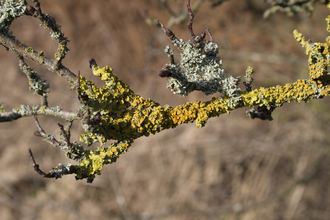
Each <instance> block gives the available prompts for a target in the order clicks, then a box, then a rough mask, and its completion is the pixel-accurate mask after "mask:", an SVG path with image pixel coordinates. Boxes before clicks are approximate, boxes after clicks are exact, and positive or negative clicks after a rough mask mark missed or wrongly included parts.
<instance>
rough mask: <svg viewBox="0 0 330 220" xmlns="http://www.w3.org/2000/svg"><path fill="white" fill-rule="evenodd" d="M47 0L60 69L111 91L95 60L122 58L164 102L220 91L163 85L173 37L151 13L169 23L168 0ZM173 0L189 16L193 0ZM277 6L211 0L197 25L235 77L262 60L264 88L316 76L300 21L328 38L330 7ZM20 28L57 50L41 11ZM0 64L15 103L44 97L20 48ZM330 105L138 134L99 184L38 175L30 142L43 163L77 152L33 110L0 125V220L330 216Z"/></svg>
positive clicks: (63, 99) (8, 99)
mask: <svg viewBox="0 0 330 220" xmlns="http://www.w3.org/2000/svg"><path fill="white" fill-rule="evenodd" d="M40 2H41V6H42V10H43V12H44V13H48V14H51V15H53V16H55V18H56V19H57V22H58V24H60V25H61V26H62V32H63V33H64V34H65V35H66V36H67V37H68V38H69V40H70V42H69V44H68V47H69V48H70V50H71V51H69V53H68V54H67V57H66V59H65V60H64V62H63V64H64V65H65V66H66V67H68V68H69V69H70V70H71V71H72V72H74V73H77V72H78V70H80V72H81V74H82V75H83V76H85V77H87V78H88V79H90V80H93V81H95V82H97V84H98V85H99V86H102V82H100V81H98V79H97V78H96V77H94V76H93V75H92V74H91V70H90V69H89V62H88V60H89V59H90V58H94V59H95V60H96V61H97V64H98V65H100V66H105V65H109V66H110V67H112V68H113V69H114V73H115V74H116V75H117V76H118V77H119V78H120V79H121V80H123V81H124V82H126V83H128V84H129V85H130V87H131V88H132V89H133V90H134V91H135V92H136V93H137V94H140V95H141V96H142V97H144V98H151V99H153V100H155V101H157V102H159V103H160V104H161V105H165V104H169V105H171V106H176V105H179V104H183V103H185V102H191V101H196V100H201V101H205V100H209V99H211V96H209V97H206V96H204V95H203V94H202V93H200V92H194V93H192V94H191V95H189V96H188V97H179V96H176V95H173V94H172V92H171V91H170V90H169V89H166V83H167V80H166V79H163V78H160V77H159V76H158V71H159V70H160V69H161V67H162V66H163V65H164V64H165V63H166V62H169V61H168V59H167V55H166V54H165V53H164V48H165V46H166V45H170V44H171V42H170V40H169V39H168V38H167V36H166V35H165V34H164V32H163V31H162V30H161V29H160V28H158V27H156V26H152V25H148V24H147V23H146V22H145V18H144V17H143V15H144V14H145V12H146V10H147V11H148V14H149V15H150V17H151V18H154V19H159V20H160V21H161V22H162V23H164V24H165V25H166V24H167V22H168V21H169V19H170V18H171V16H172V15H171V14H170V13H169V12H168V11H167V10H166V9H165V8H164V7H162V5H161V4H160V3H159V2H160V1H158V0H139V1H129V0H121V1H106V0H98V1H78V0H71V1H65V0H57V1H40ZM195 2H196V1H194V0H192V4H194V3H195ZM168 3H169V5H170V6H171V7H172V9H173V10H174V11H178V10H180V7H181V6H184V4H185V1H184V2H182V1H181V3H180V2H178V1H168ZM30 4H31V2H30ZM267 8H269V5H268V4H266V3H265V2H264V1H261V0H245V1H242V0H230V1H226V2H224V3H223V4H221V5H219V6H217V7H211V3H210V2H209V1H204V2H203V3H202V5H201V6H200V8H199V10H198V11H197V12H196V13H195V19H194V26H193V28H194V31H195V33H196V34H200V33H201V32H202V31H204V27H205V26H208V27H209V29H210V31H211V33H212V35H213V37H214V41H215V43H217V44H218V45H219V55H220V57H221V58H222V60H223V64H224V68H225V71H226V72H227V73H228V74H231V75H234V76H238V75H241V77H242V79H243V76H244V74H245V70H246V68H247V67H248V66H252V67H253V68H254V69H255V74H254V75H253V78H254V79H255V81H254V83H253V84H252V86H253V88H258V87H269V86H275V85H278V84H280V85H284V84H286V83H291V82H294V81H296V80H297V79H299V78H307V77H308V68H307V58H308V57H307V56H306V55H305V54H304V52H305V49H304V48H302V47H301V46H300V44H299V43H298V42H296V41H295V39H294V38H293V34H292V32H293V30H294V29H298V31H299V32H301V33H303V35H304V36H305V37H306V39H311V40H312V41H313V42H318V41H321V42H325V38H326V37H327V36H328V34H327V32H326V22H325V18H326V16H327V15H328V14H329V11H328V9H327V8H326V7H325V6H324V5H321V4H320V5H315V12H314V14H313V15H312V17H308V16H307V14H306V13H300V14H298V15H296V16H294V17H288V16H287V15H286V14H284V13H280V12H278V13H276V14H273V15H271V16H270V17H269V18H268V19H263V17H262V16H263V13H264V11H265V10H266V9H267ZM186 25H187V21H184V22H183V23H181V24H176V25H174V26H173V27H172V28H171V30H172V31H173V32H174V33H175V35H176V36H177V37H178V38H183V39H184V40H188V39H189V32H188V30H187V27H186ZM11 30H12V31H13V34H14V35H15V36H16V37H17V39H19V40H20V41H22V42H24V43H25V44H27V45H28V46H31V47H33V48H34V49H35V50H36V51H38V52H40V51H44V54H45V56H47V57H50V58H52V57H53V54H54V53H55V51H56V48H57V45H56V43H55V42H53V41H52V40H51V39H50V37H49V31H48V30H45V29H43V28H42V27H39V21H38V20H37V19H35V18H32V17H27V16H25V17H22V18H20V19H17V20H16V21H15V22H14V23H13V25H12V27H11ZM179 58H180V56H179V53H178V51H176V54H175V59H176V60H177V61H178V60H179ZM0 59H1V62H0V101H1V102H3V106H4V107H5V109H6V110H7V111H10V110H11V108H13V107H19V105H20V104H28V105H35V104H39V103H40V98H39V97H37V96H34V95H33V94H32V93H31V92H30V91H29V89H28V82H27V79H26V76H25V75H24V74H23V73H22V72H21V71H20V69H19V67H18V65H17V64H18V61H17V59H16V56H15V55H14V54H12V53H10V52H8V51H6V50H5V48H0ZM27 63H28V64H30V65H31V66H32V67H33V68H34V69H35V70H36V71H38V74H39V75H41V76H42V78H43V79H46V80H47V81H48V82H49V83H50V90H51V92H50V93H49V99H48V101H49V106H57V105H58V106H61V107H63V108H64V109H68V110H75V109H77V108H78V105H79V102H78V99H77V95H76V93H75V92H74V91H70V86H69V85H68V84H67V83H66V82H65V81H64V80H62V79H61V78H59V77H57V75H55V74H54V73H51V72H49V71H47V70H44V69H42V68H39V67H38V66H37V65H35V64H33V63H32V62H29V61H27ZM219 95H220V94H215V96H219ZM329 106H330V102H329V98H324V99H321V100H313V101H310V102H309V103H289V104H285V105H284V106H283V107H281V108H278V109H276V110H275V112H274V113H273V118H274V120H273V121H271V122H269V121H261V120H257V119H256V120H251V119H249V118H248V117H247V116H246V114H245V110H246V109H237V110H235V111H233V112H232V113H231V114H230V115H221V116H220V117H218V118H212V119H210V120H209V121H208V123H207V124H206V126H205V127H204V128H202V129H198V128H197V127H196V126H195V124H194V123H192V124H184V125H180V126H179V127H177V128H175V129H171V130H165V131H162V132H161V133H159V134H156V135H153V136H150V137H148V138H140V139H137V140H136V141H135V142H134V143H133V145H132V147H131V148H130V149H129V152H128V153H127V154H124V155H122V156H121V157H120V158H119V160H118V161H117V162H116V163H114V164H111V165H107V166H105V167H104V169H103V170H102V175H101V176H97V177H96V179H95V180H94V182H93V183H92V184H87V183H86V181H85V180H83V181H76V180H75V178H74V176H73V175H69V176H65V177H63V178H62V179H58V180H55V179H45V178H43V177H41V176H40V175H38V173H36V172H35V171H34V170H33V168H32V164H31V161H30V158H29V154H28V148H31V149H32V151H33V153H34V157H35V159H36V161H37V163H38V164H39V165H40V166H41V169H42V170H43V171H45V172H48V171H49V170H51V169H52V167H54V166H56V165H57V164H58V163H70V162H72V161H70V160H68V159H67V158H66V157H65V156H64V152H63V151H61V150H60V149H56V148H54V147H52V146H51V145H49V144H47V143H46V142H44V141H43V140H42V138H40V137H36V136H34V135H33V132H34V131H35V130H37V127H36V125H35V123H34V119H33V118H32V117H29V118H22V119H19V120H17V121H13V122H7V123H1V124H0V176H1V178H0V219H4V220H6V219H8V220H11V219H45V220H47V219H73V220H74V219H86V220H87V219H123V220H128V219H162V220H165V219H178V220H183V219H225V220H227V219H228V220H230V219H244V220H253V219H330V210H329V206H330V192H329V185H330V171H329V170H330V164H329V159H330V155H329V147H328V146H329V143H330V136H329V132H330V128H329V126H328V125H327V122H328V121H329V118H330V114H329V112H328V109H329ZM39 122H40V124H41V126H42V127H43V129H44V130H45V131H46V132H47V133H52V134H55V135H57V136H59V134H58V133H59V128H58V126H57V123H62V124H63V123H64V121H63V120H62V119H58V118H54V117H42V116H40V117H39ZM80 132H82V129H81V126H80V123H79V122H75V123H74V125H73V128H72V138H71V140H72V141H73V140H78V137H79V134H80Z"/></svg>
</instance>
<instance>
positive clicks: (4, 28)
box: [0, 0, 26, 37]
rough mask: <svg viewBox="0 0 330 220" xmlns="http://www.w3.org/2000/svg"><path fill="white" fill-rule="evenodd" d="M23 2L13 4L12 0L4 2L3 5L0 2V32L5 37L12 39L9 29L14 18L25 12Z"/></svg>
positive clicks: (22, 0)
mask: <svg viewBox="0 0 330 220" xmlns="http://www.w3.org/2000/svg"><path fill="white" fill-rule="evenodd" d="M25 4H26V3H25V1H24V0H19V2H15V1H14V0H6V1H5V3H4V2H3V1H2V0H1V1H0V32H1V33H2V34H4V35H6V36H10V37H12V33H11V32H9V27H10V25H11V23H12V22H13V20H14V19H15V18H18V17H20V16H22V15H24V13H25V10H26V5H25Z"/></svg>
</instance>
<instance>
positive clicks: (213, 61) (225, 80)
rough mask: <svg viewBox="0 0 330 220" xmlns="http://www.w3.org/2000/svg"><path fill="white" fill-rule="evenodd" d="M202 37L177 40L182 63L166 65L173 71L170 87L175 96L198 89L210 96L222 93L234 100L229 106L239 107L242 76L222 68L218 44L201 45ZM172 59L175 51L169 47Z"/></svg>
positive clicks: (203, 42)
mask: <svg viewBox="0 0 330 220" xmlns="http://www.w3.org/2000/svg"><path fill="white" fill-rule="evenodd" d="M198 37H199V36H197V37H195V38H194V39H190V40H189V41H187V42H184V41H183V40H182V39H178V38H176V37H173V38H172V39H171V41H172V43H173V45H174V46H176V47H178V48H179V49H180V50H181V54H180V55H181V60H180V63H178V64H174V63H171V64H166V69H167V70H168V71H169V72H171V77H170V78H169V82H168V83H167V88H171V90H172V91H173V93H174V94H177V95H181V96H186V95H188V94H189V93H190V92H192V91H194V90H198V91H202V92H203V93H204V94H206V95H210V94H214V93H217V92H220V93H222V94H224V95H225V96H226V97H228V98H231V100H230V101H228V105H229V106H232V105H235V103H236V102H237V101H239V100H240V92H239V91H240V89H239V88H238V86H237V85H238V82H239V81H240V79H239V77H237V78H235V77H233V76H230V75H227V74H226V73H225V71H224V69H223V66H222V60H221V59H220V57H217V54H218V45H217V44H215V43H213V42H210V41H200V42H198ZM165 53H167V54H169V57H170V56H171V55H172V56H173V51H171V50H170V48H169V46H167V47H166V48H165Z"/></svg>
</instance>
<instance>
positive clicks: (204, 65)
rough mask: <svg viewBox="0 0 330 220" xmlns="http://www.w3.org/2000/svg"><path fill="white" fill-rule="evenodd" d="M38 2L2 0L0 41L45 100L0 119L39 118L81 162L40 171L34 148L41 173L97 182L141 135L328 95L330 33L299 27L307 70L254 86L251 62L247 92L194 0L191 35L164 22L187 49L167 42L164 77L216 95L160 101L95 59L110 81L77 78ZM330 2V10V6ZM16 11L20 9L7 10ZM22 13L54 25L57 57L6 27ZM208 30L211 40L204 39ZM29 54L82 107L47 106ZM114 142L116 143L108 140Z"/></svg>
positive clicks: (183, 91)
mask: <svg viewBox="0 0 330 220" xmlns="http://www.w3.org/2000/svg"><path fill="white" fill-rule="evenodd" d="M33 2H34V7H32V6H28V5H27V4H26V2H25V1H20V3H15V2H14V1H7V2H6V4H3V3H2V4H0V16H1V17H4V18H6V19H4V20H3V23H1V22H0V24H1V25H2V26H1V28H0V44H1V45H3V46H4V47H5V48H6V49H8V50H9V51H11V52H13V53H15V54H18V61H19V66H20V68H21V70H22V71H23V72H24V73H25V74H26V76H27V78H28V81H29V86H30V90H31V91H33V93H34V94H38V95H40V96H41V97H42V102H41V105H33V106H27V105H21V106H20V107H18V108H14V109H12V110H11V111H6V110H5V108H4V106H2V105H0V122H9V121H13V120H17V119H19V118H21V117H27V116H33V117H34V120H35V123H36V126H37V128H38V131H36V132H35V135H36V136H39V137H42V138H44V140H45V141H46V142H48V143H49V144H51V145H52V146H54V147H57V148H61V149H62V150H63V151H65V152H66V153H65V155H66V156H67V157H68V158H69V159H72V160H73V161H74V162H75V164H59V165H58V166H55V167H54V168H53V169H52V170H51V171H50V172H49V173H45V172H43V171H41V169H40V168H39V165H38V164H37V163H36V162H35V159H34V157H33V155H32V151H31V150H29V153H30V157H31V160H32V164H33V167H34V169H35V170H36V171H37V172H38V173H39V174H40V175H42V176H43V177H47V178H60V177H61V176H63V175H68V174H75V175H76V179H87V181H88V182H92V181H93V179H94V178H95V175H99V174H100V173H101V171H102V169H103V166H104V165H106V164H110V163H113V162H116V161H117V159H118V158H119V156H120V155H121V154H123V153H126V152H127V151H128V149H129V147H130V146H131V145H132V144H133V142H134V140H135V139H137V138H139V137H142V136H149V135H150V134H156V133H158V132H161V131H163V130H165V129H170V128H175V127H177V126H178V125H180V124H184V123H192V122H195V123H196V126H197V127H198V128H201V127H203V126H205V125H206V123H207V121H208V119H209V118H211V117H218V116H220V115H221V114H224V113H230V112H231V111H233V110H235V109H238V108H242V107H252V109H249V110H247V114H248V115H249V116H250V117H251V118H252V119H253V118H259V119H262V120H273V117H272V112H273V111H275V110H276V108H278V107H281V106H282V105H283V104H284V103H289V102H292V101H295V102H302V101H304V102H308V101H309V100H311V99H320V98H323V97H324V96H329V94H330V86H329V85H330V81H329V75H330V73H329V71H328V66H329V63H330V49H329V48H330V37H327V38H326V41H325V43H312V41H311V40H308V41H306V40H305V38H304V37H303V36H302V34H300V33H299V32H298V31H296V30H295V31H294V37H295V38H296V40H297V41H298V42H300V44H301V45H302V46H303V47H305V48H306V54H307V55H308V56H309V58H308V65H309V76H308V77H307V76H306V79H299V80H297V81H296V82H292V83H287V84H285V85H277V86H274V87H269V88H262V87H261V88H257V89H253V88H252V82H253V78H252V74H253V72H254V70H253V68H252V67H248V68H247V70H246V72H245V77H244V78H245V81H244V82H243V84H244V86H245V91H242V90H241V89H240V88H239V82H240V78H239V77H233V76H231V75H229V74H227V73H226V72H225V70H224V68H223V65H222V60H221V59H220V57H218V45H217V44H216V43H214V41H213V37H212V34H211V31H210V30H209V29H208V28H207V27H206V28H205V29H206V32H202V33H201V34H199V35H196V34H195V33H194V32H193V18H194V14H193V11H194V10H193V8H191V7H190V1H189V0H188V1H187V5H186V7H187V11H188V15H189V23H188V31H189V36H190V38H189V40H188V41H184V40H183V39H179V38H177V37H176V36H175V34H174V33H173V32H172V31H171V30H169V29H167V28H166V27H165V26H164V25H163V24H162V23H160V22H159V24H160V27H161V28H162V30H163V31H164V32H165V34H166V35H167V36H168V38H169V40H170V41H171V42H172V44H173V45H174V46H175V47H177V48H178V49H179V50H180V51H181V60H180V61H179V62H176V60H174V50H173V49H171V48H170V47H169V46H167V47H166V48H165V53H166V54H167V55H168V58H169V60H170V62H169V64H165V65H164V66H163V68H162V70H161V71H160V72H159V76H161V77H163V78H167V79H168V84H167V87H168V88H170V89H171V90H172V91H173V93H174V94H177V95H181V96H185V95H188V94H189V93H191V92H193V91H202V92H203V93H205V94H206V95H212V94H216V93H218V94H217V95H216V96H213V97H212V98H210V100H209V101H205V102H201V101H195V102H188V103H184V104H182V105H178V106H175V107H171V106H169V105H164V106H161V105H160V104H159V103H157V102H156V101H154V100H151V99H145V98H143V97H141V96H140V95H138V94H136V93H135V92H134V91H133V90H131V89H130V87H129V85H127V84H126V83H124V82H122V81H121V80H119V79H118V77H117V76H116V75H115V74H114V72H113V70H112V69H111V68H110V67H108V66H105V67H100V66H99V65H97V63H96V61H95V60H94V59H90V61H89V64H90V68H91V69H92V70H93V74H94V75H95V76H96V77H100V79H101V80H102V81H103V82H104V86H102V87H98V86H96V84H95V83H94V82H92V81H89V80H87V79H86V78H85V77H83V76H82V75H83V74H80V72H78V74H77V76H76V75H75V74H73V73H72V72H71V71H70V70H69V69H67V68H66V67H64V66H63V65H62V64H61V61H62V60H63V59H64V58H65V55H66V53H67V52H68V48H67V47H66V44H67V42H68V40H67V39H66V38H65V37H64V35H63V34H62V33H61V31H60V26H59V25H58V24H57V23H56V21H55V19H54V18H53V17H51V16H50V15H46V14H43V13H42V10H41V6H40V3H39V2H38V1H37V0H34V1H33ZM200 2H201V1H200ZM328 7H329V8H330V4H328ZM10 8H11V9H10ZM23 9H24V10H23ZM11 10H12V11H16V12H17V13H16V14H14V15H12V16H9V15H7V13H9V12H8V11H11ZM1 13H2V14H1ZM22 15H27V16H34V17H36V18H38V19H39V20H40V21H41V23H42V25H43V26H44V27H46V28H48V29H50V35H51V38H52V39H53V40H55V41H56V42H57V44H58V49H57V51H56V52H55V55H54V59H49V58H46V57H45V56H44V55H43V53H42V52H39V53H37V52H35V51H34V50H33V49H32V48H30V47H27V46H26V45H24V44H22V43H20V42H19V41H18V40H14V36H13V35H12V34H9V33H8V30H9V26H10V24H11V22H12V20H13V19H15V18H18V17H20V16H22ZM326 20H327V25H328V28H327V30H328V31H329V32H330V16H329V17H328V18H327V19H326ZM0 21H1V20H0ZM206 33H207V34H206ZM206 35H208V37H209V40H207V39H206V38H207V36H206ZM24 58H25V59H30V60H32V61H34V62H36V63H38V64H39V65H41V66H43V67H45V68H46V69H48V70H50V71H52V72H54V73H57V74H58V75H59V76H61V77H62V78H64V79H65V80H66V81H67V82H68V83H69V84H71V85H72V86H73V87H75V88H76V92H77V97H78V99H79V101H80V105H79V107H77V109H75V110H72V111H69V110H62V108H61V107H59V106H55V107H48V104H47V94H48V93H49V90H48V84H47V82H45V81H44V80H42V79H41V78H40V76H38V75H37V73H36V72H35V71H33V69H32V68H31V67H29V66H28V65H27V64H26V63H25V61H24ZM254 107H256V109H255V108H254ZM38 115H52V116H56V117H60V118H64V119H65V120H66V121H67V123H66V124H67V125H66V126H63V125H62V124H58V125H57V126H58V127H59V128H58V129H59V131H60V134H61V137H60V138H56V137H55V135H52V134H48V133H47V132H46V131H45V130H43V129H42V125H41V124H40V123H39V121H38V118H37V117H38ZM75 120H80V121H81V124H82V127H83V129H84V133H83V134H80V138H79V142H78V141H71V131H70V129H71V126H72V123H73V121H75ZM109 142H111V144H107V143H109ZM95 143H96V144H98V147H97V149H96V150H91V149H88V147H89V146H91V145H92V144H95Z"/></svg>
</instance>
